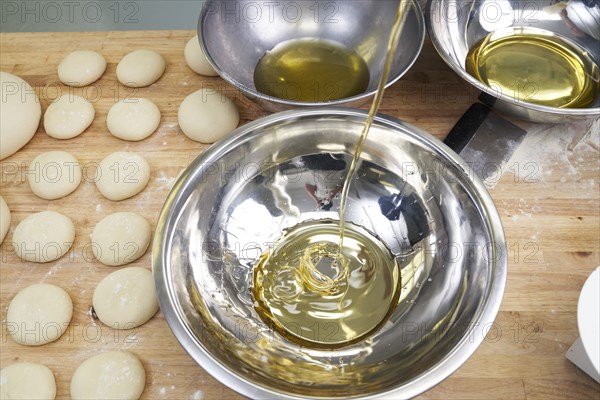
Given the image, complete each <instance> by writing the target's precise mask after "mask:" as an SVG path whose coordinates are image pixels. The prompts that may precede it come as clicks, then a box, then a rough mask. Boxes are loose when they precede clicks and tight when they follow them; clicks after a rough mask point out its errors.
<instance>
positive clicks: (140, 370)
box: [71, 351, 146, 400]
mask: <svg viewBox="0 0 600 400" xmlns="http://www.w3.org/2000/svg"><path fill="white" fill-rule="evenodd" d="M145 384H146V371H145V370H144V366H143V365H142V363H141V362H140V360H139V359H138V358H137V357H136V356H134V355H133V354H131V353H130V352H128V351H107V352H104V353H100V354H98V355H95V356H93V357H91V358H88V359H87V360H85V361H84V362H83V363H81V365H80V366H79V367H77V369H76V370H75V373H74V374H73V378H71V398H72V399H73V400H80V399H82V400H83V399H85V400H98V399H114V400H127V399H131V400H135V399H139V398H140V396H141V395H142V392H143V391H144V385H145Z"/></svg>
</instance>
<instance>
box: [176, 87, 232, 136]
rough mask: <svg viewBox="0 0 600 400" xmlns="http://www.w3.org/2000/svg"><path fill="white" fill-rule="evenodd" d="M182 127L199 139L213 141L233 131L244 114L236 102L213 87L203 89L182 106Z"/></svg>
mask: <svg viewBox="0 0 600 400" xmlns="http://www.w3.org/2000/svg"><path fill="white" fill-rule="evenodd" d="M178 119H179V126H180V127H181V130H182V131H183V133H185V135H186V136H187V137H189V138H190V139H192V140H195V141H197V142H202V143H213V142H216V141H217V140H219V139H220V138H222V137H223V136H225V135H226V134H228V133H229V132H231V131H233V130H234V129H235V128H236V127H237V125H238V123H239V122H240V114H239V112H238V109H237V108H236V106H235V104H233V101H231V100H230V99H229V98H228V97H227V96H225V95H224V94H222V93H219V92H217V91H215V90H212V89H200V90H198V91H196V92H194V93H192V94H190V95H189V96H188V97H186V98H185V99H184V100H183V102H182V103H181V105H180V106H179V113H178Z"/></svg>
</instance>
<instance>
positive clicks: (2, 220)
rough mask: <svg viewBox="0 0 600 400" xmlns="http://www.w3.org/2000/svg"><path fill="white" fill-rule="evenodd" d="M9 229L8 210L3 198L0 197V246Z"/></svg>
mask: <svg viewBox="0 0 600 400" xmlns="http://www.w3.org/2000/svg"><path fill="white" fill-rule="evenodd" d="M8 228H10V210H9V209H8V204H6V201H4V198H3V197H2V196H0V244H2V242H3V241H4V238H5V237H6V234H7V233H8Z"/></svg>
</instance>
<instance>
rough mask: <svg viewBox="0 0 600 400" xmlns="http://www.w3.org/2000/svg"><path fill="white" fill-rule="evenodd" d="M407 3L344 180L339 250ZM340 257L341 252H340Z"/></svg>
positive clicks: (399, 13) (396, 23)
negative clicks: (350, 197)
mask: <svg viewBox="0 0 600 400" xmlns="http://www.w3.org/2000/svg"><path fill="white" fill-rule="evenodd" d="M404 8H405V5H404V2H403V1H401V2H400V5H399V6H398V11H397V12H396V19H395V21H394V26H393V27H392V32H391V33H390V39H389V41H388V47H387V53H386V58H385V64H384V68H383V72H382V74H381V78H380V79H379V85H378V87H377V92H376V93H375V98H374V99H373V103H372V104H371V108H370V109H369V115H368V116H367V120H366V121H365V126H364V127H363V130H362V133H361V135H360V138H359V139H358V143H357V145H356V150H355V151H354V157H353V158H352V163H351V164H350V169H349V170H348V175H347V176H346V179H345V181H344V186H343V189H342V197H341V200H340V212H339V215H340V241H339V245H338V249H339V250H338V251H341V249H342V248H343V244H344V230H345V225H346V222H345V221H346V218H345V214H346V205H347V204H348V193H349V191H350V186H351V183H352V179H354V175H355V173H356V169H357V167H358V161H359V159H360V155H361V154H362V147H363V144H364V143H365V140H366V139H367V136H368V135H369V129H371V125H372V124H373V120H374V119H375V115H376V114H377V111H378V110H379V107H380V105H381V101H382V100H383V93H384V91H385V85H386V84H387V81H388V77H389V75H390V70H391V68H392V62H393V61H394V55H395V54H396V49H397V48H398V43H399V41H400V32H401V31H402V28H403V27H404V23H405V22H406V14H407V13H406V10H404ZM338 258H339V254H338Z"/></svg>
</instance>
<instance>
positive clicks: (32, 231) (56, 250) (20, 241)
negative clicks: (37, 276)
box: [13, 211, 75, 263]
mask: <svg viewBox="0 0 600 400" xmlns="http://www.w3.org/2000/svg"><path fill="white" fill-rule="evenodd" d="M74 240H75V225H73V222H72V221H71V219H70V218H69V217H66V216H64V215H62V214H59V213H57V212H55V211H43V212H41V213H37V214H32V215H30V216H28V217H27V218H25V219H24V220H23V221H21V222H20V223H19V225H17V227H16V228H15V231H14V233H13V245H14V246H15V252H16V253H17V255H18V256H19V257H21V258H22V259H23V260H25V261H33V262H39V263H45V262H49V261H54V260H58V259H59V258H61V257H62V256H63V255H65V254H66V253H67V251H69V249H70V248H71V246H72V245H73V241H74Z"/></svg>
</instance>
